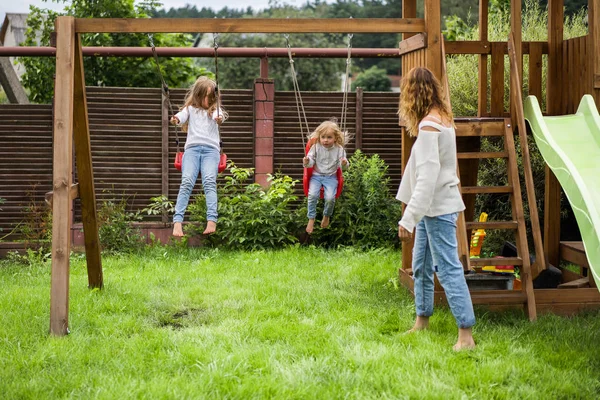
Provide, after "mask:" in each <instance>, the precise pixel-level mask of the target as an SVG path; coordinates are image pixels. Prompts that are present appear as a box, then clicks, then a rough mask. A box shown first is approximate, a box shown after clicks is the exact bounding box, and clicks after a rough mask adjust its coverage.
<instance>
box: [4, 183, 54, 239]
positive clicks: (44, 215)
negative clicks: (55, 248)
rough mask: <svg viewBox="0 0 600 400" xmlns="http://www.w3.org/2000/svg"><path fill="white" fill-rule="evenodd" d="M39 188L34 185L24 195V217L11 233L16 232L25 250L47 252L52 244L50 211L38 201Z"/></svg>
mask: <svg viewBox="0 0 600 400" xmlns="http://www.w3.org/2000/svg"><path fill="white" fill-rule="evenodd" d="M39 186H40V184H39V183H34V184H32V185H31V186H30V188H29V189H28V190H27V192H26V193H25V196H26V198H27V204H26V205H25V207H24V211H25V213H24V215H25V217H24V218H23V220H22V221H21V222H20V223H19V224H18V225H17V226H16V227H15V229H13V231H16V232H18V234H19V235H20V236H21V238H22V239H23V241H24V242H25V247H26V248H30V247H31V248H35V249H38V248H42V249H44V250H48V249H50V245H51V243H52V210H51V209H50V207H48V206H47V205H46V203H44V202H43V201H40V200H39V198H40V196H38V191H39V189H38V187H39Z"/></svg>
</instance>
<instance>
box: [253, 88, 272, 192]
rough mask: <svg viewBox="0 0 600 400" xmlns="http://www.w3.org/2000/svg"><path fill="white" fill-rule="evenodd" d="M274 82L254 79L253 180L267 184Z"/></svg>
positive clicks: (270, 172)
mask: <svg viewBox="0 0 600 400" xmlns="http://www.w3.org/2000/svg"><path fill="white" fill-rule="evenodd" d="M274 118H275V82H274V81H273V80H272V79H264V78H258V79H255V80H254V167H255V170H254V172H255V174H254V181H255V182H256V183H259V184H260V185H261V186H263V187H266V186H268V184H269V182H268V181H267V175H268V174H272V173H273V155H274V143H273V136H274V135H273V133H274Z"/></svg>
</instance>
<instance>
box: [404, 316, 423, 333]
mask: <svg viewBox="0 0 600 400" xmlns="http://www.w3.org/2000/svg"><path fill="white" fill-rule="evenodd" d="M428 328H429V317H419V316H417V320H416V321H415V325H414V326H413V327H412V328H410V329H409V330H407V331H406V332H404V333H405V334H409V333H415V332H418V331H423V330H425V329H428Z"/></svg>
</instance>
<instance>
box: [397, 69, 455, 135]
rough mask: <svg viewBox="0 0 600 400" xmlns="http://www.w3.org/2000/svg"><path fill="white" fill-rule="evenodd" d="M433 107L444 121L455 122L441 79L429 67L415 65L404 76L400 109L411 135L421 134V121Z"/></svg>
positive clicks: (399, 111)
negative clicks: (445, 98)
mask: <svg viewBox="0 0 600 400" xmlns="http://www.w3.org/2000/svg"><path fill="white" fill-rule="evenodd" d="M432 109H437V110H438V111H439V113H440V116H441V117H442V120H443V121H446V120H449V121H450V122H452V123H454V122H453V121H452V111H450V108H449V107H448V105H447V104H446V102H445V101H444V91H443V89H442V85H441V84H440V81H439V80H438V79H437V78H436V77H435V75H433V73H432V72H431V71H430V70H429V69H427V68H423V67H415V68H413V69H411V70H410V71H409V72H408V74H406V76H404V77H402V84H401V87H400V104H399V109H398V114H399V115H400V118H402V120H403V121H404V123H405V124H406V129H407V130H408V134H409V135H410V136H413V137H415V136H417V135H418V134H419V123H420V122H421V120H422V119H423V118H425V117H426V116H427V114H429V113H430V112H431V110H432Z"/></svg>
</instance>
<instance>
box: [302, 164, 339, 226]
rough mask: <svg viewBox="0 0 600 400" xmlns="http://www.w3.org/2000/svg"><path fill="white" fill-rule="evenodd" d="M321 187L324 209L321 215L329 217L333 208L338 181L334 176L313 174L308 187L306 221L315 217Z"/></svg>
mask: <svg viewBox="0 0 600 400" xmlns="http://www.w3.org/2000/svg"><path fill="white" fill-rule="evenodd" d="M321 187H323V199H324V200H325V207H324V209H323V215H324V216H326V217H331V216H332V215H333V207H334V206H335V195H336V193H337V187H338V179H337V176H336V175H329V176H326V175H318V174H315V173H313V175H312V177H311V178H310V184H309V185H308V219H315V217H316V216H317V203H318V202H319V198H320V197H321Z"/></svg>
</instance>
